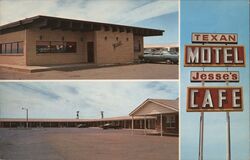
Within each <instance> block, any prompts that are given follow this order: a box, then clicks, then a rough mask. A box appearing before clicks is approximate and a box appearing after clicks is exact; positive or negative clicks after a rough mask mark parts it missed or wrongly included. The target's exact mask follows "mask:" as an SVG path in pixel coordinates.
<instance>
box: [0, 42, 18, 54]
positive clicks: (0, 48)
mask: <svg viewBox="0 0 250 160" xmlns="http://www.w3.org/2000/svg"><path fill="white" fill-rule="evenodd" d="M18 53H23V42H10V43H3V44H0V54H18Z"/></svg>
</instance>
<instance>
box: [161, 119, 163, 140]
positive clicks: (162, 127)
mask: <svg viewBox="0 0 250 160" xmlns="http://www.w3.org/2000/svg"><path fill="white" fill-rule="evenodd" d="M162 129H163V126H162V114H161V136H162V135H163V131H162Z"/></svg>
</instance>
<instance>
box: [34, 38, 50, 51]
mask: <svg viewBox="0 0 250 160" xmlns="http://www.w3.org/2000/svg"><path fill="white" fill-rule="evenodd" d="M48 52H50V42H47V41H37V42H36V53H48Z"/></svg>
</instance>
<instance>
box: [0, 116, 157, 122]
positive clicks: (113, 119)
mask: <svg viewBox="0 0 250 160" xmlns="http://www.w3.org/2000/svg"><path fill="white" fill-rule="evenodd" d="M155 118H156V117H154V116H149V117H146V119H155ZM134 119H135V120H140V119H144V117H134ZM124 120H132V117H131V116H121V117H109V118H103V119H101V118H100V119H56V118H49V119H47V118H29V122H101V121H124ZM0 122H26V118H0Z"/></svg>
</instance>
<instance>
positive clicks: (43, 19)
mask: <svg viewBox="0 0 250 160" xmlns="http://www.w3.org/2000/svg"><path fill="white" fill-rule="evenodd" d="M30 27H37V28H40V29H51V30H67V31H80V32H91V31H98V30H101V29H102V28H104V30H105V31H112V32H127V33H133V34H134V35H139V36H161V35H163V32H164V30H159V29H151V28H141V27H134V26H126V25H118V24H110V23H101V22H92V21H83V20H74V19H66V18H58V17H49V16H35V17H31V18H26V19H23V20H20V21H17V22H13V23H9V24H6V25H3V26H0V34H5V33H10V32H15V31H20V30H24V29H27V28H30Z"/></svg>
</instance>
